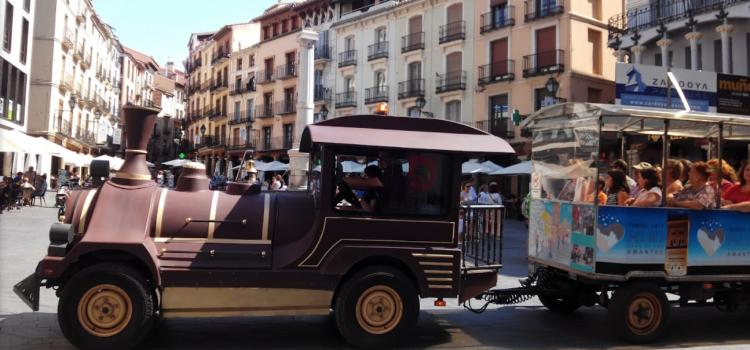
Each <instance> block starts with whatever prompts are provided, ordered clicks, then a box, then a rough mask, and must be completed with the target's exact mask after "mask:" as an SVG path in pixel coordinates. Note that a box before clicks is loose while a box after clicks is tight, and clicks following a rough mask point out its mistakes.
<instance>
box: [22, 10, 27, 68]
mask: <svg viewBox="0 0 750 350" xmlns="http://www.w3.org/2000/svg"><path fill="white" fill-rule="evenodd" d="M28 47H29V21H27V20H26V18H24V19H23V28H22V29H21V63H26V56H27V49H28Z"/></svg>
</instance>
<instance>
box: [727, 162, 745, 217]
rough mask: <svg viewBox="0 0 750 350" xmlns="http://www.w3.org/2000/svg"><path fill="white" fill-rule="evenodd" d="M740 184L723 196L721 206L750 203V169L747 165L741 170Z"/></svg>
mask: <svg viewBox="0 0 750 350" xmlns="http://www.w3.org/2000/svg"><path fill="white" fill-rule="evenodd" d="M739 175H740V183H739V184H737V185H734V186H732V188H730V189H729V191H726V192H723V193H722V194H721V206H722V207H724V206H728V205H731V204H739V203H742V202H748V201H750V167H749V166H747V164H745V165H744V166H742V168H740V173H739Z"/></svg>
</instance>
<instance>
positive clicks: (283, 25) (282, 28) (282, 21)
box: [281, 19, 289, 33]
mask: <svg viewBox="0 0 750 350" xmlns="http://www.w3.org/2000/svg"><path fill="white" fill-rule="evenodd" d="M287 22H289V21H288V20H285V19H282V20H281V32H282V33H286V32H287V31H288V30H287V26H286V24H287Z"/></svg>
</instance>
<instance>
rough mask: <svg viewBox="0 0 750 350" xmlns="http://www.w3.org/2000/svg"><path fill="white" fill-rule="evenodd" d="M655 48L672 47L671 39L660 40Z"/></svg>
mask: <svg viewBox="0 0 750 350" xmlns="http://www.w3.org/2000/svg"><path fill="white" fill-rule="evenodd" d="M656 46H658V47H665V46H666V47H669V46H672V39H661V40H659V41H657V42H656Z"/></svg>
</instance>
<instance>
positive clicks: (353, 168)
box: [341, 160, 366, 173]
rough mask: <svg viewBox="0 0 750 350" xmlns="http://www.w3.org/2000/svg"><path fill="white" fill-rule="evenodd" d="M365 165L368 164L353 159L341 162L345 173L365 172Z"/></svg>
mask: <svg viewBox="0 0 750 350" xmlns="http://www.w3.org/2000/svg"><path fill="white" fill-rule="evenodd" d="M365 167H366V165H364V164H359V163H357V162H353V161H351V160H345V161H343V162H341V168H342V169H343V171H344V172H345V173H363V172H365Z"/></svg>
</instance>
